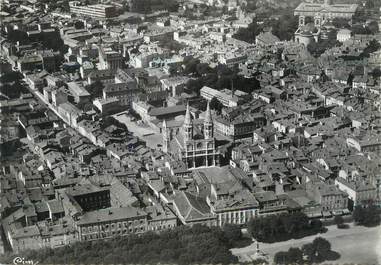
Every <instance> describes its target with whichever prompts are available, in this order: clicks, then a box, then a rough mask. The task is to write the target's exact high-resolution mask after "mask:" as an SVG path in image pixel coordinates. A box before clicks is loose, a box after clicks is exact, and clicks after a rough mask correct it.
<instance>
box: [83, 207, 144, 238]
mask: <svg viewBox="0 0 381 265" xmlns="http://www.w3.org/2000/svg"><path fill="white" fill-rule="evenodd" d="M147 224H148V223H147V213H145V212H143V211H141V210H140V209H138V208H133V207H121V208H109V209H103V210H99V211H91V212H87V213H85V214H84V215H82V216H81V217H80V219H79V220H78V221H77V222H76V223H75V227H76V229H77V231H78V237H79V240H80V241H91V240H98V239H106V238H113V237H117V236H126V235H131V234H140V233H144V232H146V231H147Z"/></svg>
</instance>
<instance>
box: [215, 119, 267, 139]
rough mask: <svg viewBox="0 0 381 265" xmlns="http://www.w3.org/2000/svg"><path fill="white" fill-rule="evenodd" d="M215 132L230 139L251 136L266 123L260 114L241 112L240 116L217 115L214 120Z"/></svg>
mask: <svg viewBox="0 0 381 265" xmlns="http://www.w3.org/2000/svg"><path fill="white" fill-rule="evenodd" d="M214 125H215V132H216V133H219V134H222V135H225V136H228V137H230V138H232V139H241V138H248V137H252V135H253V132H254V131H255V130H256V129H258V128H261V127H262V126H265V125H266V118H265V117H264V116H263V115H261V114H258V115H247V114H243V115H240V117H235V118H232V119H229V118H228V117H223V116H221V117H217V118H216V119H215V120H214Z"/></svg>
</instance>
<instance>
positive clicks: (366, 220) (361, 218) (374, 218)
mask: <svg viewBox="0 0 381 265" xmlns="http://www.w3.org/2000/svg"><path fill="white" fill-rule="evenodd" d="M353 219H354V221H355V224H356V225H364V226H376V225H379V224H380V221H381V217H380V209H378V208H377V207H376V206H374V205H370V206H368V207H366V208H365V207H362V206H356V207H355V209H354V211H353Z"/></svg>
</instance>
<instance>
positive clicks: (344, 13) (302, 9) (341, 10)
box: [294, 0, 358, 27]
mask: <svg viewBox="0 0 381 265" xmlns="http://www.w3.org/2000/svg"><path fill="white" fill-rule="evenodd" d="M357 8H358V5H357V4H332V3H331V1H330V0H324V3H321V4H320V3H307V2H302V3H300V4H299V5H298V7H297V8H296V9H295V11H294V15H295V16H299V26H304V25H305V24H306V23H305V21H306V17H313V18H314V20H313V21H314V23H315V26H318V27H320V26H321V25H322V24H323V23H324V22H326V21H329V20H331V19H334V18H346V19H352V17H353V15H354V14H355V13H356V11H357Z"/></svg>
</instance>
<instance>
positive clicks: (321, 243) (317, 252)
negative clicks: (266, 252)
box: [274, 237, 340, 264]
mask: <svg viewBox="0 0 381 265" xmlns="http://www.w3.org/2000/svg"><path fill="white" fill-rule="evenodd" d="M339 257H340V256H339V254H338V253H337V252H334V251H332V250H331V243H330V242H329V241H328V240H326V239H324V238H322V237H317V238H315V239H314V241H312V243H307V244H305V245H303V246H302V248H301V249H300V248H290V249H289V250H288V251H281V252H278V253H276V254H275V256H274V263H275V264H312V263H320V262H323V261H326V260H336V259H338V258H339Z"/></svg>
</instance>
